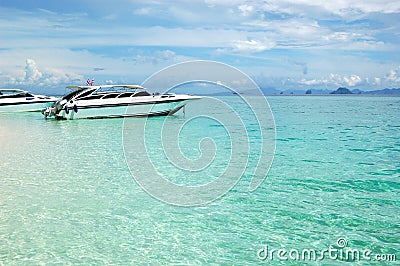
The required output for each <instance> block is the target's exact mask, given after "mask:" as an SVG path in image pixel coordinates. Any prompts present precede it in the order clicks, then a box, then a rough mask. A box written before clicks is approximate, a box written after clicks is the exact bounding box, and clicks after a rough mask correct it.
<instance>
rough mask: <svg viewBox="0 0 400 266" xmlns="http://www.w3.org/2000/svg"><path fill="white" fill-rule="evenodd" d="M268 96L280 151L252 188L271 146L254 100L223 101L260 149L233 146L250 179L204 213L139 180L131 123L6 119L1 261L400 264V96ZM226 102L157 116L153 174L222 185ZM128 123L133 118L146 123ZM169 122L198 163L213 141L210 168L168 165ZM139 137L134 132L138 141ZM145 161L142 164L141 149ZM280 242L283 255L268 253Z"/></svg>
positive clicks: (0, 134) (36, 116)
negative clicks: (354, 254) (384, 258)
mask: <svg viewBox="0 0 400 266" xmlns="http://www.w3.org/2000/svg"><path fill="white" fill-rule="evenodd" d="M267 99H268V102H269V104H270V107H271V110H272V113H273V115H274V120H275V126H276V139H275V141H276V150H275V156H274V160H273V163H272V166H271V168H270V171H269V173H268V175H267V177H266V178H265V180H264V181H263V182H262V184H261V185H260V186H259V187H258V188H257V189H256V190H254V191H249V184H250V181H251V179H252V177H253V176H252V175H253V174H254V171H255V168H256V167H257V162H258V160H257V158H258V157H257V156H259V155H260V153H261V152H262V150H261V149H260V148H259V145H260V139H261V138H262V137H263V136H262V135H261V134H260V131H259V127H258V126H257V124H255V123H254V122H255V120H254V116H253V112H254V109H257V107H256V106H254V109H252V108H249V107H248V106H246V105H245V104H243V102H241V100H240V99H238V97H234V96H226V97H219V100H221V101H222V102H224V103H226V104H228V105H230V106H233V109H234V110H235V112H237V113H240V114H241V115H242V116H243V117H248V119H244V124H245V125H244V126H245V128H246V131H247V134H248V136H247V138H246V139H247V141H248V146H249V147H250V155H248V153H247V152H245V151H237V150H235V153H236V154H235V156H240V155H241V154H243V156H248V164H247V166H246V168H245V169H241V167H238V169H237V173H241V171H242V170H243V175H241V178H240V180H239V181H238V183H237V184H236V185H235V186H234V187H233V188H232V189H230V190H229V191H227V193H226V194H224V195H223V196H221V197H219V198H217V199H215V200H214V201H212V202H210V203H209V204H203V205H200V206H194V207H181V206H175V205H172V204H168V203H165V202H163V201H160V200H158V199H157V197H154V195H153V196H152V195H149V194H148V193H146V191H144V190H143V189H142V187H141V186H140V184H139V183H138V182H136V180H135V178H134V177H133V175H132V173H133V174H135V169H132V167H133V168H134V165H133V166H132V165H130V167H131V169H130V168H129V167H128V165H127V162H128V161H129V158H128V159H127V158H126V157H125V154H126V153H125V152H126V151H125V152H124V142H123V135H124V132H123V129H124V119H100V120H73V121H55V120H45V119H43V118H42V115H41V114H40V113H13V114H0V265H40V264H50V265H75V264H77V265H268V264H272V265H280V264H289V265H299V264H304V263H309V264H311V265H316V264H317V265H341V264H342V263H343V260H345V259H343V258H342V259H340V258H335V256H333V258H330V257H329V255H327V254H325V255H326V256H325V257H324V258H323V259H320V260H319V259H318V258H315V259H312V258H311V259H307V258H305V259H303V260H302V259H301V258H300V257H298V258H297V259H296V256H295V255H296V253H295V251H294V250H298V251H299V252H300V253H301V252H302V250H305V249H307V250H311V249H312V250H316V251H317V252H319V251H322V250H324V249H329V248H331V249H334V248H336V249H337V250H340V249H342V250H343V249H346V248H351V249H354V250H360V251H365V250H369V251H370V252H371V255H370V256H369V257H370V258H371V261H368V260H366V259H363V258H360V259H352V261H355V262H356V263H358V264H360V265H368V264H373V263H376V261H374V260H376V257H374V255H376V254H378V255H379V254H384V255H385V254H386V255H390V254H394V255H396V258H397V263H398V261H399V260H400V223H399V221H400V193H399V192H400V98H399V97H360V96H308V97H307V96H270V97H267ZM257 101H260V102H261V101H264V98H263V97H259V98H256V99H255V102H257ZM220 110H221V109H220V108H214V107H213V106H212V105H209V104H205V102H204V101H203V100H199V101H197V102H194V103H193V104H189V105H188V106H187V107H186V109H185V115H183V113H182V112H180V113H178V114H176V115H175V116H173V117H170V118H162V117H152V118H148V120H146V123H147V124H146V125H147V127H148V131H146V136H145V141H146V149H147V150H146V153H147V154H148V156H149V157H150V160H151V162H152V164H153V165H154V168H155V169H157V171H158V172H159V173H161V174H162V175H164V176H165V177H166V178H168V179H169V180H170V181H171V182H174V183H176V184H181V185H188V186H189V185H190V186H196V185H201V184H205V183H208V182H211V181H213V180H215V179H217V178H218V177H219V176H220V175H221V174H222V173H223V172H224V169H225V168H226V166H227V165H228V164H229V160H230V158H231V156H232V149H231V147H232V143H231V141H230V138H231V137H233V138H234V137H235V134H236V135H237V134H239V132H241V131H240V130H239V131H237V132H236V131H235V130H234V128H235V127H231V129H232V128H233V131H231V132H228V130H227V129H226V128H225V127H224V124H223V123H222V124H221V121H217V120H213V119H210V117H212V116H213V112H215V113H217V112H220ZM258 111H260V110H258ZM261 111H262V110H261ZM256 112H257V110H256ZM202 113H205V114H206V116H204V117H198V118H196V119H191V118H193V117H195V116H196V115H198V114H202ZM261 113H262V112H261ZM129 119H131V120H129V123H130V124H131V125H132V124H133V125H134V124H135V123H136V122H137V123H138V124H141V122H143V119H145V118H129ZM166 119H167V120H168V121H167V122H168V123H172V124H174V123H176V124H177V125H180V124H182V123H185V122H186V124H185V126H184V127H182V128H181V130H180V134H179V139H178V142H179V143H178V146H176V147H177V149H178V150H180V151H181V152H182V154H183V155H184V156H185V157H186V158H189V159H196V158H199V157H200V158H201V155H202V152H201V149H200V148H199V147H200V146H201V145H200V144H199V143H200V142H201V141H202V140H203V139H205V138H206V139H212V140H213V144H212V143H211V144H210V143H209V145H208V146H207V145H205V146H204V147H206V148H207V147H214V148H215V149H214V156H213V158H212V160H211V161H210V163H209V164H206V166H205V167H204V169H202V171H191V172H190V171H189V173H188V172H187V171H183V170H184V169H182V166H181V165H179V162H175V163H171V161H169V160H168V154H166V153H165V152H163V147H164V146H165V145H164V144H166V145H168V144H170V143H164V144H163V143H162V140H161V145H160V136H159V133H160V131H162V129H163V125H164V123H166ZM125 122H126V121H125ZM169 132H171V131H167V130H165V131H164V133H163V134H166V135H168V134H169ZM172 133H173V134H176V132H171V134H172ZM135 134H140V131H132V132H131V134H130V135H127V136H128V137H129V139H130V140H135V139H140V137H141V136H139V135H135ZM124 137H126V136H124ZM167 137H168V136H166V138H167ZM206 144H207V143H206ZM131 147H132V149H134V148H135V146H131ZM133 151H134V150H133ZM139 152H141V153H142V152H143V151H142V150H140V151H139V150H138V153H139ZM246 154H247V155H246ZM135 160H136V161H137V166H138V167H139V166H141V157H139V158H135ZM143 160H146V158H143ZM176 164H178V165H176ZM258 167H261V168H262V167H268V165H265V166H263V165H258ZM183 168H184V167H183ZM130 170H132V173H131V171H130ZM142 170H143V169H142ZM149 173H150V172H149ZM178 196H179V195H178ZM338 240H340V241H341V242H339V241H338ZM343 243H344V244H343ZM266 247H267V248H268V252H267V254H268V256H265V255H266V252H265V251H266ZM272 249H275V250H278V249H282V250H286V251H287V253H286V255H283V256H282V257H281V258H279V257H278V255H277V252H275V253H273V254H272V257H271V256H269V255H271V254H269V253H270V251H271V250H272ZM289 252H291V253H290V255H291V256H292V257H290V256H289ZM281 255H282V254H281ZM317 255H319V254H318V253H317ZM285 258H286V260H285ZM380 263H382V262H380ZM386 263H387V262H386ZM388 264H390V263H388Z"/></svg>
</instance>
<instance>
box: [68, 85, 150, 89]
mask: <svg viewBox="0 0 400 266" xmlns="http://www.w3.org/2000/svg"><path fill="white" fill-rule="evenodd" d="M115 87H123V88H127V89H133V90H144V88H143V87H142V86H140V85H100V86H67V88H68V89H100V88H103V89H111V88H115Z"/></svg>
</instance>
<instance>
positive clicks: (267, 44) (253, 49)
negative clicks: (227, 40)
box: [232, 39, 275, 53]
mask: <svg viewBox="0 0 400 266" xmlns="http://www.w3.org/2000/svg"><path fill="white" fill-rule="evenodd" d="M274 46H275V43H274V42H273V41H270V40H267V39H264V40H263V41H260V40H255V39H251V40H245V41H243V40H237V41H234V42H233V43H232V50H233V52H245V53H247V52H249V53H257V52H262V51H266V50H270V49H272V48H273V47H274Z"/></svg>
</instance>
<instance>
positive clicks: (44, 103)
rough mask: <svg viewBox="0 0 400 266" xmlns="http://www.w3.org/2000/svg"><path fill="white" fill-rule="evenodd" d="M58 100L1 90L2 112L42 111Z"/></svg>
mask: <svg viewBox="0 0 400 266" xmlns="http://www.w3.org/2000/svg"><path fill="white" fill-rule="evenodd" d="M57 100H58V98H56V97H49V96H45V95H34V94H31V93H30V92H28V91H24V90H18V89H0V112H35V111H41V110H42V109H43V108H46V107H48V106H50V105H52V104H53V103H54V102H56V101H57Z"/></svg>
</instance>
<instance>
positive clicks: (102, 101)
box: [42, 85, 201, 119]
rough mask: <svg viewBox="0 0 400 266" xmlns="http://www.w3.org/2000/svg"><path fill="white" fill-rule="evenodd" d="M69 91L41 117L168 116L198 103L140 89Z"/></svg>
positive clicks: (190, 97)
mask: <svg viewBox="0 0 400 266" xmlns="http://www.w3.org/2000/svg"><path fill="white" fill-rule="evenodd" d="M67 88H69V89H72V91H71V92H70V93H67V94H66V95H64V96H63V97H62V98H61V99H60V100H59V101H57V102H55V103H54V104H53V105H52V106H50V107H48V108H46V109H44V110H42V114H43V115H44V116H45V117H46V118H47V117H54V118H56V119H79V118H93V119H94V118H114V117H140V116H161V115H171V114H174V113H176V112H177V111H179V110H180V109H181V108H183V107H184V106H185V104H186V103H188V102H189V101H192V100H197V99H200V98H201V97H199V96H194V95H187V94H172V93H168V94H161V95H160V94H158V93H153V94H150V93H149V92H147V91H146V89H145V88H143V87H141V86H139V85H101V86H68V87H67Z"/></svg>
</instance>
